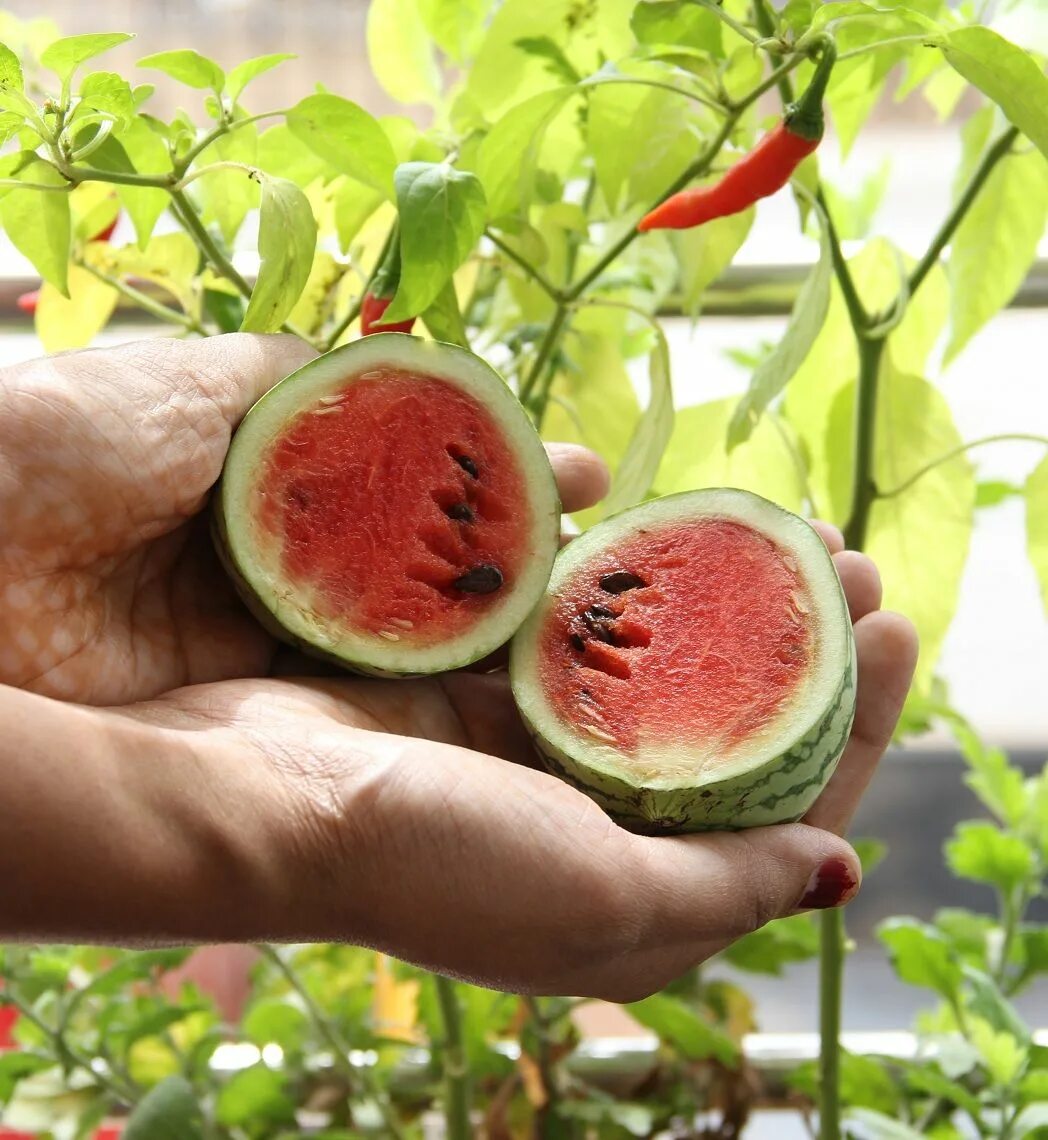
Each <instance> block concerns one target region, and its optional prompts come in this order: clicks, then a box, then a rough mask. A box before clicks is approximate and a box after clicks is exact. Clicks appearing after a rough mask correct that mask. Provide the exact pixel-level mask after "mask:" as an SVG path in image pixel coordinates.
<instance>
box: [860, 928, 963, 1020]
mask: <svg viewBox="0 0 1048 1140" xmlns="http://www.w3.org/2000/svg"><path fill="white" fill-rule="evenodd" d="M877 936H878V937H879V938H880V940H881V941H882V942H883V943H884V945H885V946H886V947H887V948H888V954H889V956H890V958H891V961H892V966H893V967H894V968H895V972H896V973H897V974H898V975H899V977H900V978H901V979H902V980H903V981H904V982H908V983H909V984H910V985H911V986H924V987H926V988H927V989H931V990H935V992H936V993H938V994H941V995H942V997H944V998H946V999H947V1000H948V1001H952V1000H955V999H956V996H957V994H958V992H959V990H960V987H961V983H962V980H963V976H964V975H963V973H962V971H961V965H960V963H959V962H958V961H957V959H956V957H955V956H954V954H953V951H952V949H951V947H950V944H949V943H948V942H947V940H946V939H945V938H944V937H943V936H942V935H941V934H940V933H939V931H937V930H936V929H935V928H934V927H932V926H927V925H926V924H925V923H923V922H918V921H917V920H916V919H912V918H890V919H888V920H887V921H886V922H883V923H881V925H880V927H879V928H878V930H877Z"/></svg>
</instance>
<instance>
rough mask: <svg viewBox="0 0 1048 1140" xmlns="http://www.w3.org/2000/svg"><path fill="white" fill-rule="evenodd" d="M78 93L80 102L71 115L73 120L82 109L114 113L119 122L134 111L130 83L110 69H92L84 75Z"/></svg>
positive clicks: (129, 116)
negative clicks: (88, 73)
mask: <svg viewBox="0 0 1048 1140" xmlns="http://www.w3.org/2000/svg"><path fill="white" fill-rule="evenodd" d="M79 95H80V102H79V103H78V104H77V105H76V110H75V111H74V112H73V116H72V119H73V121H74V122H75V121H76V119H77V118H78V117H80V115H81V112H82V111H83V112H84V113H86V112H88V111H105V112H107V113H108V114H110V115H115V116H116V118H117V119H119V120H120V121H121V122H125V121H126V120H128V119H130V118H131V117H132V116H133V115H134V113H135V97H134V94H133V93H132V91H131V84H130V83H128V81H127V80H126V79H124V78H123V77H122V76H120V75H117V74H115V73H114V72H112V71H93V72H92V73H91V74H90V75H87V76H85V77H84V81H83V83H81V84H80V92H79Z"/></svg>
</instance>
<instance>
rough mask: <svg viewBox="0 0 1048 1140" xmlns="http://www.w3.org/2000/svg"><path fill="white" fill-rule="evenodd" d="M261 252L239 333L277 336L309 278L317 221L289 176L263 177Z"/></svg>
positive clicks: (315, 243)
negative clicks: (273, 333)
mask: <svg viewBox="0 0 1048 1140" xmlns="http://www.w3.org/2000/svg"><path fill="white" fill-rule="evenodd" d="M261 178H262V208H261V211H260V215H259V227H258V252H259V256H260V257H261V259H262V264H261V265H260V266H259V270H258V278H257V279H256V281H255V287H254V289H252V291H251V300H250V301H249V302H248V306H247V312H246V313H245V314H244V323H243V324H242V325H241V329H242V330H243V331H244V332H275V331H276V330H277V329H279V328H280V326H281V325H282V324H283V323H284V321H285V320H286V319H287V316H288V314H289V313H290V312H291V310H292V309H293V308H294V307H295V302H296V301H297V300H298V298H299V296H300V295H301V293H302V290H303V289H304V288H305V286H306V282H307V281H308V280H309V271H310V269H311V268H312V265H313V252H314V250H315V249H316V245H317V223H316V221H315V219H314V218H313V210H312V209H311V208H310V205H309V199H308V198H307V197H306V196H305V194H303V193H302V191H301V190H300V189H299V188H298V187H297V186H296V185H295V184H294V182H289V181H287V179H285V178H273V177H271V176H270V175H268V174H263V175H262V176H261Z"/></svg>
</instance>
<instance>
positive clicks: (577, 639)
mask: <svg viewBox="0 0 1048 1140" xmlns="http://www.w3.org/2000/svg"><path fill="white" fill-rule="evenodd" d="M570 641H571V644H572V647H573V648H575V649H577V650H578V651H579V652H580V653H582V652H584V650H585V648H586V643H585V642H584V641H583V640H582V635H581V634H578V633H573V634H572V635H571V638H570Z"/></svg>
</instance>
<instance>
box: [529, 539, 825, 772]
mask: <svg viewBox="0 0 1048 1140" xmlns="http://www.w3.org/2000/svg"><path fill="white" fill-rule="evenodd" d="M624 573H625V574H628V575H630V576H631V577H632V579H633V580H634V581H636V580H638V579H639V584H636V585H633V586H632V587H631V588H630V587H629V586H628V585H627V588H625V589H621V588H620V587H622V586H623V584H624V583H625V584H628V583H629V581H630V580H629V579H628V578H625V577H624V576H623V574H624ZM612 575H616V577H611V576H612ZM602 580H603V582H604V586H603V587H602V585H601V582H602ZM810 610H811V605H810V600H809V594H808V590H807V587H806V586H805V583H804V581H803V579H802V578H801V576H800V573H799V571H798V567H797V563H796V561H795V560H794V559H793V558H792V557H791V556H790V555H788V554H787V553H785V552H784V551H783V550H782V549H781V548H780V547H778V546H777V545H776V544H775V543H774V542H772V541H771V540H770V539H768V538H767V537H765V536H763V535H761V534H758V533H756V532H755V531H753V530H751V529H749V528H748V527H745V526H742V525H740V524H739V523H737V522H733V521H731V520H729V519H725V518H709V519H705V520H701V521H698V522H692V523H687V524H673V525H670V526H666V527H659V528H658V529H649V530H648V531H647V532H639V533H637V534H634V535H632V536H630V537H629V538H627V539H625V540H623V541H621V542H619V543H617V544H615V545H613V546H611V547H608V548H605V549H604V551H603V552H602V553H601V554H600V555H599V556H598V557H596V558H594V559H592V560H590V561H589V562H588V563H587V565H586V566H585V568H584V569H582V570H580V571H579V572H578V573H576V575H575V576H574V578H573V579H572V580H571V582H570V583H569V584H568V586H567V587H566V588H564V589H561V590H558V592H557V600H556V603H555V604H554V606H553V607H552V608H551V610H550V613H549V615H548V617H547V619H546V622H545V625H544V627H543V630H542V634H541V642H540V644H541V649H540V660H541V664H540V675H541V681H542V685H543V689H544V691H545V692H546V694H547V696H548V699H549V700H550V702H551V704H552V706H553V708H554V710H555V711H556V713H557V714H558V716H559V717H560V718H562V719H563V720H564V721H565V722H566V723H568V724H572V725H576V726H578V727H579V728H580V729H582V730H583V731H585V732H587V733H589V734H590V735H591V736H592V737H593V739H594V742H595V743H598V742H605V743H608V744H612V745H615V746H617V747H618V748H620V749H621V750H622V751H623V752H624V753H626V754H629V753H630V752H631V751H636V750H637V749H638V748H643V747H645V746H654V747H658V746H659V745H660V744H665V745H669V746H674V747H680V746H685V747H686V746H687V745H688V744H689V743H694V744H696V745H697V746H701V749H702V751H703V752H704V753H705V754H707V755H709V749H710V746H711V745H714V746H719V749H721V750H723V751H724V752H728V751H730V749H731V748H732V747H733V746H735V745H738V744H740V743H742V742H744V741H745V740H746V739H747V738H748V737H750V736H751V735H752V734H754V733H756V732H759V731H760V730H761V729H763V728H765V727H767V726H768V725H769V723H770V722H771V721H772V720H774V718H775V717H776V715H777V714H778V713H779V712H780V711H781V710H782V709H783V707H784V705H785V704H786V702H787V701H788V699H789V697H790V696H791V694H792V693H793V692H794V691H795V689H796V687H797V685H798V684H799V683H800V682H801V681H802V680H803V678H804V676H805V674H806V672H807V670H808V668H809V666H810V664H811V661H812V658H813V656H814V652H815V644H814V633H813V630H812V628H811V623H810V622H808V621H806V620H805V615H806V614H807V613H809V612H810ZM608 611H610V614H611V615H612V616H607V612H608Z"/></svg>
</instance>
